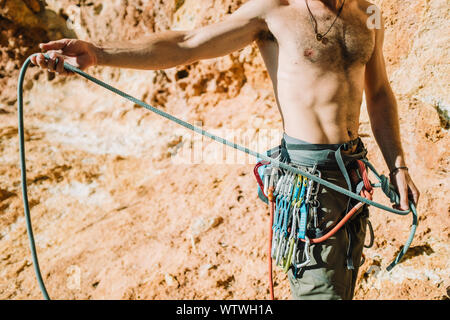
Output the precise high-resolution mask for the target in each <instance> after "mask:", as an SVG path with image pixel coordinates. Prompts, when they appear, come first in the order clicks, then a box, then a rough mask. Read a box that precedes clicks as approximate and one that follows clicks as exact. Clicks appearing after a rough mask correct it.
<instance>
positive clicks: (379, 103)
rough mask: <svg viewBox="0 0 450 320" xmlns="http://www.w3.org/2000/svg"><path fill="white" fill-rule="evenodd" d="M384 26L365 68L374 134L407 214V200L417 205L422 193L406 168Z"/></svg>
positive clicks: (366, 90)
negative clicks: (387, 68) (386, 51)
mask: <svg viewBox="0 0 450 320" xmlns="http://www.w3.org/2000/svg"><path fill="white" fill-rule="evenodd" d="M383 42H384V25H382V27H381V29H376V44H375V49H374V53H373V56H372V58H371V59H370V61H369V62H368V63H367V65H366V73H365V92H366V100H367V110H368V113H369V118H370V123H371V126H372V131H373V133H374V136H375V140H376V141H377V143H378V145H379V147H380V149H381V152H382V153H383V157H384V159H385V161H386V164H387V166H388V168H389V170H390V172H391V182H392V183H393V184H394V185H395V186H396V187H397V189H398V192H399V194H400V209H401V210H408V208H409V203H408V198H409V196H410V198H411V200H413V201H414V203H416V204H417V202H418V200H419V195H420V193H419V190H418V189H417V188H416V186H415V185H414V183H413V181H412V179H411V177H410V176H409V172H408V171H407V169H403V168H402V169H397V168H401V167H406V161H405V156H404V153H403V149H402V143H401V137H400V124H399V120H398V107H397V101H396V99H395V96H394V93H393V92H392V88H391V86H390V84H389V79H388V76H387V72H386V64H385V59H384V55H383Z"/></svg>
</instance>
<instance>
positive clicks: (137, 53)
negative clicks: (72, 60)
mask: <svg viewBox="0 0 450 320" xmlns="http://www.w3.org/2000/svg"><path fill="white" fill-rule="evenodd" d="M184 37H185V33H184V32H181V31H166V32H162V33H158V34H154V35H151V36H149V37H147V38H145V39H143V40H139V41H129V42H126V43H121V44H109V45H106V46H95V47H96V57H97V63H96V64H97V65H101V66H111V67H119V68H130V69H143V70H160V69H167V68H171V67H175V66H177V65H182V64H187V63H190V62H191V57H190V51H189V50H188V48H186V47H183V45H182V43H183V41H184Z"/></svg>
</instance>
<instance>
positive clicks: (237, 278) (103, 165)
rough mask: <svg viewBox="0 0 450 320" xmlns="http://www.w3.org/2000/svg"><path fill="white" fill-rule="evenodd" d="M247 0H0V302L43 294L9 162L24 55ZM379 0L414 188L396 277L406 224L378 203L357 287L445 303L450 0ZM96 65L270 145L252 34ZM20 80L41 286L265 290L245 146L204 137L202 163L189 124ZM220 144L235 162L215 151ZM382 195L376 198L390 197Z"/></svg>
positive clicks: (128, 292) (135, 291) (260, 228)
mask: <svg viewBox="0 0 450 320" xmlns="http://www.w3.org/2000/svg"><path fill="white" fill-rule="evenodd" d="M243 2H245V1H235V0H205V1H198V0H184V1H183V0H174V1H148V0H115V1H96V0H92V1H83V0H82V1H75V0H61V1H56V0H46V1H45V2H44V1H38V0H27V1H25V0H0V54H1V56H0V57H1V63H0V88H1V93H0V151H1V153H0V159H1V161H0V270H1V271H0V272H1V275H2V277H1V278H0V298H1V299H30V298H39V297H40V292H39V290H38V287H37V284H36V282H35V277H34V273H33V268H32V265H31V258H30V255H29V249H28V240H27V238H26V229H25V225H24V219H23V208H22V204H21V201H22V198H21V192H20V169H19V165H18V146H17V141H18V140H17V119H16V113H15V112H16V111H15V108H16V106H15V102H16V87H15V85H16V81H17V75H18V70H19V68H20V65H21V64H22V62H23V61H24V60H25V58H26V57H27V56H28V55H29V54H30V53H32V52H36V51H37V44H38V43H39V42H42V41H47V40H49V39H58V38H61V37H78V38H81V39H85V40H91V41H95V42H110V41H120V40H125V39H134V38H137V37H140V36H144V35H146V34H151V33H153V32H158V31H161V30H166V29H186V28H189V29H190V28H195V27H199V26H202V25H206V24H209V23H213V22H215V21H219V20H220V19H221V18H222V17H223V16H225V15H227V14H230V13H232V12H233V11H234V10H236V9H237V8H238V7H239V6H240V5H241V4H242V3H243ZM374 2H375V3H376V4H377V5H378V6H379V7H380V8H381V9H382V11H383V13H384V16H385V19H386V28H387V30H386V41H385V42H386V43H385V55H386V60H387V68H388V73H389V76H390V80H391V83H392V86H393V88H394V91H395V94H396V97H397V99H398V102H399V107H400V122H401V130H402V139H403V143H404V148H405V152H406V156H407V162H408V165H409V166H410V168H411V173H412V176H413V178H414V180H415V182H416V183H417V184H418V186H419V188H420V190H421V192H422V196H421V201H420V204H419V208H418V209H419V212H420V219H419V223H420V226H419V228H418V230H417V236H416V238H415V240H414V242H413V244H412V247H411V250H410V251H409V252H408V254H407V255H406V257H405V258H404V261H403V262H402V264H400V265H399V266H398V267H396V268H395V269H394V270H393V271H391V272H387V271H385V267H386V266H387V265H388V264H389V262H390V261H391V260H392V259H393V258H394V257H395V255H396V253H397V252H398V250H399V248H400V247H401V245H403V243H404V242H405V240H406V238H407V236H408V232H409V224H410V219H409V218H402V217H397V216H392V215H390V214H386V213H383V212H381V211H379V210H376V209H372V210H371V221H372V223H373V226H374V231H375V235H376V238H375V245H374V247H373V248H371V249H366V250H365V257H366V262H365V263H364V265H363V266H362V267H361V271H360V276H359V280H358V284H357V291H356V299H448V290H449V287H450V284H449V279H448V272H449V265H448V256H449V242H448V238H449V229H448V227H449V209H450V206H449V199H448V192H449V185H448V181H449V180H448V178H449V176H448V172H447V170H448V167H449V152H448V145H449V137H448V129H449V118H448V105H449V103H450V102H449V101H450V97H449V92H450V90H449V83H450V81H449V74H450V72H449V52H448V45H447V43H448V42H449V34H448V30H449V21H450V20H449V10H450V8H449V6H448V2H447V1H446V0H417V1H414V2H401V1H394V0H384V1H382V0H376V1H374ZM89 72H90V73H92V74H93V75H95V76H97V77H99V78H100V79H103V80H105V81H106V82H108V83H110V84H112V85H114V86H117V87H119V88H121V89H123V90H124V91H126V92H129V93H130V94H132V95H134V96H136V97H138V98H141V99H142V100H144V101H146V102H148V103H150V104H152V105H154V106H157V107H159V108H162V109H163V110H165V111H167V112H169V113H171V114H174V115H177V116H180V117H181V118H183V119H185V120H187V121H189V122H193V123H194V122H196V123H199V122H200V123H202V125H203V126H204V127H205V128H206V129H207V130H210V131H214V132H217V133H219V134H224V135H230V134H231V137H232V138H236V140H237V142H240V143H243V144H247V145H251V143H252V142H253V141H254V138H255V137H258V138H260V137H261V136H266V135H270V138H272V139H269V141H267V143H268V145H267V147H269V146H271V145H273V144H274V143H276V142H277V139H278V137H279V134H280V133H281V119H280V116H279V114H278V110H277V107H276V103H275V98H274V96H273V92H272V89H271V85H270V81H269V78H268V75H267V72H266V71H265V70H264V66H263V62H262V59H261V57H260V55H259V52H258V50H257V48H256V46H249V47H247V48H245V49H243V50H241V51H239V52H235V53H233V54H231V55H229V56H227V57H223V58H220V59H212V60H208V61H202V62H198V63H194V64H192V65H189V66H180V67H177V68H173V69H169V70H161V71H156V72H151V71H131V70H119V69H111V68H94V69H91V70H89ZM27 79H28V80H27V84H26V93H25V99H26V106H25V108H26V119H25V123H26V140H27V161H28V162H27V165H28V175H29V176H28V184H29V192H30V195H29V196H30V202H31V207H32V215H33V223H34V227H35V237H36V241H37V244H38V251H39V257H40V262H41V268H42V270H43V276H44V279H45V281H46V284H47V287H48V291H49V292H50V295H51V296H52V297H55V298H56V297H57V298H61V299H266V298H267V297H268V283H267V269H266V259H267V257H266V251H267V250H266V247H267V240H266V239H267V237H268V213H267V208H266V207H265V205H263V204H262V203H260V201H258V200H257V197H256V195H255V181H254V178H253V176H252V167H253V165H252V161H254V160H253V159H250V158H247V157H242V158H238V157H241V155H238V154H234V153H231V154H230V153H229V152H230V151H226V150H225V151H224V150H223V148H222V146H220V145H218V144H215V143H214V142H212V143H211V142H209V141H206V140H205V141H203V144H200V148H201V150H202V151H203V153H202V154H203V159H193V158H192V157H190V156H191V155H190V153H189V150H190V147H191V146H193V145H196V143H198V142H199V137H198V136H196V135H192V134H191V133H189V132H186V130H184V129H182V128H179V127H177V126H176V125H175V124H172V123H168V122H167V121H165V120H163V119H161V118H159V117H158V116H155V115H153V114H150V113H149V112H147V111H145V110H143V109H142V108H139V107H137V106H133V105H132V104H130V103H128V102H126V101H124V100H123V99H120V98H119V97H117V96H114V95H112V94H110V93H107V92H105V91H104V90H102V89H100V88H98V87H96V86H95V85H93V84H91V83H87V82H86V81H84V80H82V79H79V78H77V77H72V78H58V77H56V78H55V77H54V76H50V75H47V74H46V73H45V72H43V71H39V70H37V69H32V70H31V71H30V74H29V75H28V76H27ZM362 110H363V112H362V118H361V131H360V134H361V136H362V137H363V140H364V142H365V143H366V145H367V146H368V149H369V154H370V159H371V161H372V162H373V163H374V164H375V165H376V166H377V168H379V169H380V171H384V172H386V167H385V165H384V163H383V161H382V157H381V154H380V152H379V150H378V149H377V146H376V143H375V141H374V139H373V135H372V133H371V130H370V124H369V120H368V116H367V113H366V112H365V107H364V105H363V107H362ZM230 129H234V131H231V130H230ZM236 132H237V134H238V136H236ZM200 142H202V141H201V140H200ZM263 144H264V143H263ZM264 146H265V145H264ZM264 146H262V145H259V146H258V147H260V148H262V150H264ZM262 150H261V151H262ZM183 152H184V153H183ZM224 152H225V153H224ZM227 152H228V153H227ZM180 154H183V155H184V156H185V157H181V158H180V157H178V158H177V156H178V155H180ZM217 154H220V155H222V154H224V157H225V158H226V159H229V158H228V157H230V158H233V157H236V158H237V159H240V160H242V161H241V162H239V163H241V164H227V161H226V160H225V161H222V163H223V164H213V163H214V162H215V163H217V162H218V161H217V160H218V159H217V158H214V157H213V155H217ZM236 158H234V159H232V160H236ZM220 160H223V159H220ZM232 162H234V163H235V162H236V161H232ZM205 195H207V196H205ZM383 197H384V196H382V195H380V194H379V193H378V194H377V195H376V198H375V199H376V200H377V201H380V202H383V203H385V204H387V201H386V199H384V198H383ZM275 290H276V296H277V297H278V298H280V299H288V298H289V286H288V282H287V279H286V276H285V275H284V274H283V273H282V272H281V271H279V270H277V271H276V272H275Z"/></svg>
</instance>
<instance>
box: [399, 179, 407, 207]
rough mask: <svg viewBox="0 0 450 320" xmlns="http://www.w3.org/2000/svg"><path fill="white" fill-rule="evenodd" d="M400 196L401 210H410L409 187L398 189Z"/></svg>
mask: <svg viewBox="0 0 450 320" xmlns="http://www.w3.org/2000/svg"><path fill="white" fill-rule="evenodd" d="M398 192H399V195H400V206H399V209H400V210H409V199H408V186H407V185H402V186H401V187H399V189H398Z"/></svg>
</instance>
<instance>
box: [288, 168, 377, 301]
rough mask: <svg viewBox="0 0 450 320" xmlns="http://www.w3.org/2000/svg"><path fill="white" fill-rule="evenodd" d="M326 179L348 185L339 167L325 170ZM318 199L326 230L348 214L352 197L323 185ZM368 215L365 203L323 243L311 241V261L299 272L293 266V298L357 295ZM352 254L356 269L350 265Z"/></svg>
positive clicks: (320, 220) (326, 298) (291, 280)
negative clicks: (356, 286)
mask: <svg viewBox="0 0 450 320" xmlns="http://www.w3.org/2000/svg"><path fill="white" fill-rule="evenodd" d="M322 178H324V179H326V180H328V181H330V182H331V183H334V184H336V185H339V186H341V187H343V188H346V187H347V185H346V182H345V180H344V178H343V176H342V174H341V172H340V171H339V170H337V171H322ZM318 200H319V202H320V209H319V228H320V229H321V230H323V231H324V233H326V232H327V231H328V230H330V229H331V228H332V227H333V226H334V225H335V224H336V223H337V222H338V221H339V220H340V219H341V218H342V217H343V216H344V215H345V214H346V209H347V202H348V197H346V196H344V195H342V194H340V193H338V192H336V191H334V190H331V189H327V188H323V187H322V188H321V190H320V193H319V197H318ZM354 204H355V202H354V201H352V202H351V203H350V208H351V207H352V206H353V205H354ZM368 218H369V210H368V208H367V206H366V205H365V206H364V207H362V208H361V209H360V210H359V212H357V213H356V214H355V215H354V216H353V217H352V219H351V220H350V221H348V222H347V223H346V224H345V225H344V227H342V228H341V229H340V230H339V231H338V232H337V233H336V234H335V235H334V236H332V237H330V238H329V239H328V240H326V241H324V242H322V243H318V244H311V246H310V248H309V254H310V258H311V262H310V263H309V264H308V265H307V266H306V267H304V268H302V269H301V270H298V272H297V274H296V275H294V271H293V269H292V268H291V269H290V270H289V272H288V278H289V282H290V286H291V293H292V298H293V299H296V300H338V299H339V300H341V299H342V300H350V299H352V298H353V294H354V291H355V285H356V279H357V275H358V268H359V266H360V263H361V255H362V251H363V247H364V239H365V236H366V226H367V221H368ZM309 224H311V222H310V223H309ZM309 224H308V225H309ZM350 238H351V239H350ZM349 245H350V246H349ZM348 252H350V254H348ZM350 257H351V262H352V263H353V267H354V269H349V268H348V258H350Z"/></svg>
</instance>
